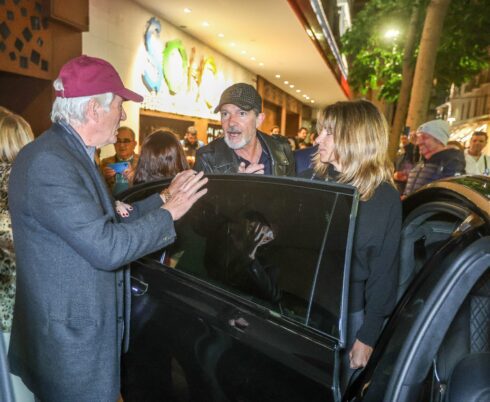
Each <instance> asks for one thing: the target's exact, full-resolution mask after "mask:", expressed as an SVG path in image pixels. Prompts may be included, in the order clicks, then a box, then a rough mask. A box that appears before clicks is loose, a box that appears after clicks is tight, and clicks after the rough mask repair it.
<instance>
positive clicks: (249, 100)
mask: <svg viewBox="0 0 490 402" xmlns="http://www.w3.org/2000/svg"><path fill="white" fill-rule="evenodd" d="M214 112H215V113H218V112H219V113H220V115H221V124H222V126H223V131H224V137H223V138H218V139H216V140H214V141H213V142H211V143H210V144H208V145H206V146H205V147H202V148H200V149H198V150H197V153H196V164H195V165H194V169H195V170H197V171H201V170H202V171H204V172H206V173H256V174H266V175H273V176H294V175H295V165H294V157H293V154H292V151H291V147H290V146H289V142H288V141H287V139H285V138H283V137H279V136H270V135H267V134H264V133H262V132H261V131H259V130H258V128H259V127H260V125H261V124H262V122H263V121H264V117H265V115H264V113H262V98H261V97H260V95H259V94H258V92H257V91H256V89H255V88H254V87H253V86H252V85H249V84H245V83H239V84H234V85H232V86H231V87H229V88H227V89H225V91H224V92H223V94H222V95H221V99H220V102H219V104H218V106H217V107H216V109H215V110H214Z"/></svg>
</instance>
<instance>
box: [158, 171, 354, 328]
mask: <svg viewBox="0 0 490 402" xmlns="http://www.w3.org/2000/svg"><path fill="white" fill-rule="evenodd" d="M207 187H208V194H207V195H206V196H205V197H204V198H203V199H201V200H200V201H199V202H198V203H197V204H196V205H195V206H194V207H193V208H192V209H191V211H190V212H189V213H188V214H186V215H185V216H184V217H183V218H182V219H180V220H179V221H178V222H176V231H177V239H176V241H175V243H174V244H172V245H171V246H169V247H167V248H166V249H165V250H164V251H159V252H157V253H155V254H154V255H153V258H154V259H159V260H160V262H161V263H162V264H163V265H165V266H167V267H171V268H174V269H176V270H179V271H182V272H185V273H187V274H191V275H193V276H195V277H198V278H200V279H203V280H205V281H206V282H208V283H210V284H212V285H216V286H219V287H220V288H223V289H225V290H227V291H230V292H233V293H234V294H235V295H238V296H239V297H241V298H246V299H248V300H250V301H252V302H254V303H258V304H260V305H263V306H265V307H267V308H268V309H270V310H272V311H274V312H276V313H278V314H280V315H282V316H284V317H287V318H288V319H291V320H294V321H296V322H299V323H302V324H305V325H309V326H312V327H315V328H317V329H321V330H323V331H324V332H327V333H329V334H332V335H334V336H336V335H338V329H337V326H338V321H339V315H340V300H341V295H342V282H343V272H344V263H345V254H346V244H347V232H348V228H349V219H350V216H351V208H352V206H353V200H354V197H353V190H351V189H348V190H346V189H345V188H343V187H340V188H335V187H328V186H327V185H326V184H324V183H312V182H306V181H302V180H296V181H293V180H288V181H285V180H280V179H277V178H276V179H275V180H272V179H268V178H264V179H261V180H239V179H236V178H235V179H232V178H227V177H224V178H223V176H221V178H220V179H217V178H213V177H211V179H210V181H209V183H208V186H207ZM326 243H327V244H326ZM318 272H321V274H320V275H319V274H318ZM314 293H316V295H314ZM312 301H313V302H312Z"/></svg>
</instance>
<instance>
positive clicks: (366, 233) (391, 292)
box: [301, 167, 402, 346]
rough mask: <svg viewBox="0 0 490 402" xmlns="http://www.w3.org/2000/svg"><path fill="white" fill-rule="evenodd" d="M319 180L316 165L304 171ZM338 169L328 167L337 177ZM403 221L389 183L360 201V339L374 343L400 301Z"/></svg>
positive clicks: (354, 289)
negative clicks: (400, 256) (400, 254)
mask: <svg viewBox="0 0 490 402" xmlns="http://www.w3.org/2000/svg"><path fill="white" fill-rule="evenodd" d="M301 177H309V178H312V179H317V180H325V178H319V177H317V176H315V173H314V171H313V169H309V170H307V171H305V172H303V173H302V174H301ZM336 177H338V172H336V171H335V170H333V167H332V168H331V169H329V171H328V180H332V181H335V179H336ZM401 222H402V209H401V201H400V194H399V193H398V191H397V190H396V189H395V188H394V187H392V186H391V185H390V184H389V183H383V184H381V185H380V186H379V187H378V188H377V189H376V190H375V192H374V195H373V196H372V197H371V198H370V199H369V200H368V201H360V202H359V207H358V213H357V221H356V230H355V234H354V247H353V255H352V264H351V278H350V292H349V311H350V312H357V311H360V310H364V313H365V316H364V323H363V325H362V326H361V328H360V329H359V331H358V333H357V337H356V338H357V339H359V340H360V341H361V342H363V343H365V344H366V345H369V346H374V344H375V343H376V340H377V339H378V336H379V334H380V332H381V328H382V326H383V322H384V320H385V318H386V317H387V316H388V315H389V314H390V313H391V311H392V310H393V307H394V306H395V303H396V291H397V286H398V265H399V244H400V233H401Z"/></svg>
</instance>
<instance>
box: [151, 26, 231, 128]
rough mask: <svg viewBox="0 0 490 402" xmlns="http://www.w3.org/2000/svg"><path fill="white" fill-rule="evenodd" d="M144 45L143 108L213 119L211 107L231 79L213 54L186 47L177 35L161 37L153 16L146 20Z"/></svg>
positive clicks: (229, 83) (217, 100)
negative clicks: (144, 94) (220, 67)
mask: <svg viewBox="0 0 490 402" xmlns="http://www.w3.org/2000/svg"><path fill="white" fill-rule="evenodd" d="M144 44H145V53H146V56H145V57H146V60H145V61H144V64H143V72H142V80H143V83H144V86H145V88H146V89H147V90H148V94H147V95H146V96H145V101H144V102H143V104H142V108H144V109H149V110H159V111H165V112H172V113H179V114H184V115H187V114H189V115H193V116H200V117H205V118H216V115H215V114H214V113H213V109H214V107H215V106H216V105H217V104H218V102H219V97H220V95H221V93H222V91H223V90H224V89H225V88H226V87H227V86H229V85H231V84H232V82H229V81H226V80H225V78H224V76H223V73H222V72H220V71H219V69H218V66H217V64H216V61H215V59H214V57H213V56H212V55H209V54H198V52H197V51H196V47H195V46H192V47H191V48H190V49H188V48H186V46H185V44H184V42H183V41H182V40H181V39H179V38H168V39H167V40H165V38H162V22H161V21H160V20H158V19H157V18H155V17H152V18H151V19H149V20H148V21H147V23H146V30H145V34H144Z"/></svg>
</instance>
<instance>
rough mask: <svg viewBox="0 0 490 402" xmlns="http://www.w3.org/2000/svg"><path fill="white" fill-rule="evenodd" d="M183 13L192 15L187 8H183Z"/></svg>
mask: <svg viewBox="0 0 490 402" xmlns="http://www.w3.org/2000/svg"><path fill="white" fill-rule="evenodd" d="M184 13H186V14H190V13H192V10H191V9H190V8H189V7H186V8H184Z"/></svg>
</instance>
